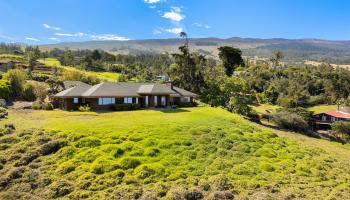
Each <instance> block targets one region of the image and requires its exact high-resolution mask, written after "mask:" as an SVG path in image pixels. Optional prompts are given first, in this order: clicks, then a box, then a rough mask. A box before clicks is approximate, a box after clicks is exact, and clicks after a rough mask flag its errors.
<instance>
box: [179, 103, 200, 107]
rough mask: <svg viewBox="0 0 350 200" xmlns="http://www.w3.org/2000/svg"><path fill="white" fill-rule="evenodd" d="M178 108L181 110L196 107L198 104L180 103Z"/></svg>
mask: <svg viewBox="0 0 350 200" xmlns="http://www.w3.org/2000/svg"><path fill="white" fill-rule="evenodd" d="M177 106H179V107H180V108H187V107H196V106H197V103H196V102H178V103H177Z"/></svg>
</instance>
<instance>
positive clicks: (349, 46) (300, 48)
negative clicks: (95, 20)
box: [42, 37, 350, 64]
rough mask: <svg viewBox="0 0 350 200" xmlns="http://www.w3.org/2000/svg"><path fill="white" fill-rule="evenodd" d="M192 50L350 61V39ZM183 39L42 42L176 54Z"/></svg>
mask: <svg viewBox="0 0 350 200" xmlns="http://www.w3.org/2000/svg"><path fill="white" fill-rule="evenodd" d="M189 43H190V46H191V49H192V50H193V51H197V52H199V53H202V54H204V55H207V56H211V57H217V53H218V51H217V48H218V47H219V46H224V45H228V46H234V47H237V48H241V49H242V50H243V55H244V56H247V57H256V56H257V57H259V58H269V57H270V56H271V54H272V53H273V52H274V51H277V50H281V51H283V52H284V54H285V56H286V60H287V61H291V62H300V61H304V60H314V61H327V62H330V63H337V64H349V63H350V41H332V40H320V39H283V38H273V39H259V38H239V37H232V38H227V39H220V38H191V39H189ZM181 44H183V40H182V39H147V40H129V41H86V42H66V43H58V44H50V45H43V46H42V48H69V49H102V50H106V51H110V52H112V53H121V54H139V53H174V52H177V51H178V47H179V45H181Z"/></svg>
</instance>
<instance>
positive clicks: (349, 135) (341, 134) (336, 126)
mask: <svg viewBox="0 0 350 200" xmlns="http://www.w3.org/2000/svg"><path fill="white" fill-rule="evenodd" d="M331 134H332V135H334V136H335V137H336V138H338V139H340V140H342V141H345V142H350V123H349V122H342V121H338V122H334V123H333V124H332V131H331Z"/></svg>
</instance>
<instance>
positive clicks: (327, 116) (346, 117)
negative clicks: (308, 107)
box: [314, 107, 350, 129]
mask: <svg viewBox="0 0 350 200" xmlns="http://www.w3.org/2000/svg"><path fill="white" fill-rule="evenodd" d="M348 110H349V108H347V107H340V108H338V109H337V110H335V111H329V112H324V113H319V114H316V115H314V122H315V128H316V129H330V128H331V124H332V123H334V122H336V121H349V122H350V113H349V112H348Z"/></svg>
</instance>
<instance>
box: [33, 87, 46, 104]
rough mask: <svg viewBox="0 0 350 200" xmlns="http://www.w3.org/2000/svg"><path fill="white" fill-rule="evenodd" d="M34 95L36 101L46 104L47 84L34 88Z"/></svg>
mask: <svg viewBox="0 0 350 200" xmlns="http://www.w3.org/2000/svg"><path fill="white" fill-rule="evenodd" d="M34 94H35V96H36V100H37V101H39V102H44V101H45V98H46V96H47V87H46V86H45V84H42V83H40V84H36V85H35V87H34Z"/></svg>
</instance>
